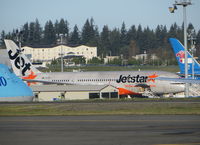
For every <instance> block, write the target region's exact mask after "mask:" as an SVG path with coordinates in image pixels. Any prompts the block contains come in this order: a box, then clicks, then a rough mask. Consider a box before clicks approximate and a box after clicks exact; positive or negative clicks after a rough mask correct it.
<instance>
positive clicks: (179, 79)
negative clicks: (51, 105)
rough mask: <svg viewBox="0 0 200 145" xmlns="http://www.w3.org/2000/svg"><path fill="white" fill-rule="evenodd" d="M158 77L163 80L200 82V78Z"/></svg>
mask: <svg viewBox="0 0 200 145" xmlns="http://www.w3.org/2000/svg"><path fill="white" fill-rule="evenodd" d="M156 79H157V80H163V81H174V82H182V83H191V84H200V80H197V79H185V78H165V77H158V78H156Z"/></svg>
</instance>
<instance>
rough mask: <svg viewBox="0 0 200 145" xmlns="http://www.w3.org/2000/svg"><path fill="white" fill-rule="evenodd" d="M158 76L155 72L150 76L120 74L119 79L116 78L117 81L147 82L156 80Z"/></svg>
mask: <svg viewBox="0 0 200 145" xmlns="http://www.w3.org/2000/svg"><path fill="white" fill-rule="evenodd" d="M156 77H158V75H156V74H153V75H150V76H140V75H136V76H131V75H128V76H124V75H120V76H119V79H118V80H116V82H117V83H146V82H150V81H152V82H155V80H154V78H156Z"/></svg>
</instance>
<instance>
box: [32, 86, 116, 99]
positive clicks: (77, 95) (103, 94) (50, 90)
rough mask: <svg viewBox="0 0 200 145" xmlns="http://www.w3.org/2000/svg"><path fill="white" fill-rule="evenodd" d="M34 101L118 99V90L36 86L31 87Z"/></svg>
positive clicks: (111, 88)
mask: <svg viewBox="0 0 200 145" xmlns="http://www.w3.org/2000/svg"><path fill="white" fill-rule="evenodd" d="M31 88H32V90H33V92H34V93H35V99H34V101H39V102H41V101H58V100H81V99H82V100H84V99H96V98H100V99H103V98H119V95H118V89H117V88H115V87H113V86H111V85H96V86H95V85H41V86H40V85H37V86H31Z"/></svg>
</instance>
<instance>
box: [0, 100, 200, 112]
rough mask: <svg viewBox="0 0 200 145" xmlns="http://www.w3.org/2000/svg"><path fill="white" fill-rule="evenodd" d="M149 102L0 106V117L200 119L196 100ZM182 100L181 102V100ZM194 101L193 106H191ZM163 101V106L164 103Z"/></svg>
mask: <svg viewBox="0 0 200 145" xmlns="http://www.w3.org/2000/svg"><path fill="white" fill-rule="evenodd" d="M168 100H169V99H167V100H163V102H162V101H161V102H157V100H154V101H153V102H152V101H151V102H150V101H148V100H147V99H144V101H141V99H139V100H137V99H136V100H126V101H124V102H123V103H121V102H118V101H117V100H114V103H111V102H112V101H111V100H105V101H102V100H99V101H87V102H84V101H83V102H82V101H79V102H78V103H75V102H73V101H72V103H56V102H55V103H45V104H44V103H31V104H29V103H28V104H0V116H34V115H37V116H38V115H49V116H51V115H103V114H104V115H126V114H163V115H165V114H171V115H176V114H195V115H197V114H198V115H200V101H199V99H194V100H193V101H191V100H192V99H188V100H187V99H186V101H184V102H181V103H180V102H173V101H168ZM183 100H185V99H183ZM195 100H196V102H195ZM166 101H167V102H166Z"/></svg>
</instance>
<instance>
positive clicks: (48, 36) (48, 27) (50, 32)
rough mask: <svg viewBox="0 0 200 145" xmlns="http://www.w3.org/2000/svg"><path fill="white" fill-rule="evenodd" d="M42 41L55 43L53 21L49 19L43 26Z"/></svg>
mask: <svg viewBox="0 0 200 145" xmlns="http://www.w3.org/2000/svg"><path fill="white" fill-rule="evenodd" d="M44 43H45V44H55V43H56V33H55V30H54V26H53V23H52V22H51V20H49V21H47V23H46V24H45V28H44Z"/></svg>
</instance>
